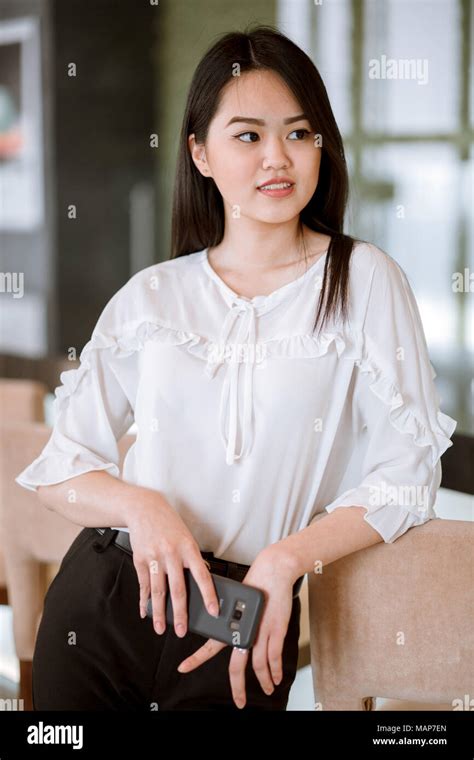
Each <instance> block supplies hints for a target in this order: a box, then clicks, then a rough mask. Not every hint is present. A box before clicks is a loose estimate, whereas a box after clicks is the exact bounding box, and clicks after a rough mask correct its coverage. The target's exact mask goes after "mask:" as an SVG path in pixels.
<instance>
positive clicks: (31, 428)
mask: <svg viewBox="0 0 474 760" xmlns="http://www.w3.org/2000/svg"><path fill="white" fill-rule="evenodd" d="M50 435H51V428H50V427H48V426H47V425H45V424H41V423H36V424H33V423H19V424H12V425H3V426H2V427H1V429H0V447H1V457H0V459H1V468H2V469H1V482H2V494H1V500H0V531H1V532H2V533H3V536H4V556H5V566H6V579H7V587H8V596H9V600H10V604H11V606H12V610H13V633H14V642H15V650H16V653H17V656H18V659H19V661H20V698H22V699H23V700H24V706H25V709H27V710H28V709H32V700H31V661H32V658H33V651H34V645H35V640H36V633H37V628H38V624H39V621H40V617H41V612H42V608H43V600H44V596H45V594H46V591H47V588H48V585H49V582H50V581H51V580H52V577H51V575H52V576H54V574H55V572H57V569H58V566H59V564H60V562H61V560H62V558H63V556H64V554H65V553H66V551H67V550H68V548H69V546H70V545H71V543H72V542H73V541H74V539H75V538H76V536H77V535H78V533H79V532H80V531H81V530H82V527H81V526H79V525H76V524H74V523H72V522H71V521H69V520H66V519H65V518H64V517H62V516H61V515H59V514H58V513H57V512H54V511H53V510H50V509H47V508H46V507H45V506H43V504H42V503H41V502H40V500H39V498H38V495H37V494H36V493H35V492H34V491H29V490H26V489H25V488H22V487H21V486H19V485H18V483H16V482H15V477H16V476H17V475H18V473H19V472H20V471H21V470H23V469H24V468H25V467H26V466H27V465H28V464H29V463H30V462H32V461H33V460H34V459H35V458H36V457H37V456H38V455H39V453H40V451H41V450H42V449H43V447H44V446H45V444H46V443H47V441H48V439H49V437H50ZM133 441H134V436H132V435H125V436H124V437H123V438H122V439H121V441H120V442H119V451H120V458H121V461H120V465H122V463H123V459H124V457H125V453H126V451H127V450H128V448H129V446H130V445H131V443H132V442H133ZM51 563H53V564H54V565H55V567H53V573H51V572H50V573H49V577H48V574H47V572H46V571H47V570H48V569H49V570H50V571H51Z"/></svg>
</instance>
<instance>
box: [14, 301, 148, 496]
mask: <svg viewBox="0 0 474 760" xmlns="http://www.w3.org/2000/svg"><path fill="white" fill-rule="evenodd" d="M124 288H125V286H124ZM124 288H123V289H121V290H120V291H118V293H116V294H115V295H114V297H113V298H112V299H111V300H110V301H109V303H108V304H107V305H106V307H105V309H104V310H103V312H102V314H101V315H100V317H99V320H98V322H97V324H96V326H95V328H94V331H93V333H92V336H91V339H90V340H89V342H88V343H87V344H86V345H85V346H84V348H83V350H82V352H81V355H80V365H79V366H78V367H77V368H76V369H71V370H67V371H65V372H62V373H61V377H60V380H61V385H60V386H59V387H58V388H56V390H55V400H54V404H53V417H54V427H53V430H52V434H51V436H50V438H49V440H48V442H47V444H46V446H45V447H44V449H43V450H42V451H41V453H40V454H39V456H38V457H37V458H36V459H35V460H34V461H33V462H32V463H31V464H30V465H29V466H28V467H26V469H24V470H23V471H22V472H20V473H19V475H18V476H17V477H16V478H15V481H16V482H17V483H18V484H19V485H20V486H23V487H24V488H27V489H29V490H31V491H37V489H38V486H40V485H53V484H55V483H60V482H63V481H65V480H68V479H70V478H74V477H76V476H78V475H82V474H84V473H86V472H91V471H94V470H106V471H108V472H110V474H111V475H113V476H115V477H119V475H120V469H119V461H120V458H119V450H118V444H117V442H118V440H120V438H121V437H122V435H124V434H125V433H126V432H127V430H128V429H129V428H130V426H131V425H132V423H133V421H134V394H135V388H136V383H137V353H136V351H134V350H132V349H130V350H123V348H121V345H120V338H121V333H122V329H123V324H124V322H123V320H126V319H127V318H128V317H129V316H130V315H129V314H127V309H128V307H127V305H126V293H127V290H126V289H124Z"/></svg>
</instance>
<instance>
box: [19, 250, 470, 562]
mask: <svg viewBox="0 0 474 760" xmlns="http://www.w3.org/2000/svg"><path fill="white" fill-rule="evenodd" d="M326 256H327V253H325V254H323V255H322V256H321V257H320V258H319V259H318V260H317V261H316V262H315V263H314V264H313V265H312V266H310V267H309V269H308V270H307V271H306V272H305V273H304V274H303V275H301V276H300V277H298V278H297V279H295V280H293V281H292V282H290V283H288V284H286V285H283V286H282V287H280V288H278V289H277V290H275V291H274V292H273V293H271V294H270V295H268V296H257V297H255V298H252V299H248V298H244V297H241V296H239V295H237V294H236V293H235V292H234V291H233V290H232V289H231V288H230V287H228V286H227V285H226V284H225V283H224V281H223V280H222V279H221V278H220V276H219V275H218V274H217V273H216V272H215V270H214V269H213V268H212V267H211V265H210V263H209V261H208V258H207V249H204V250H201V251H197V252H195V253H192V254H190V255H187V256H182V257H179V258H177V259H171V260H169V261H165V262H160V263H158V264H154V265H153V266H150V267H147V268H146V269H143V270H142V271H140V272H138V273H137V274H135V275H134V276H133V277H131V278H130V279H129V281H128V282H127V283H126V284H125V285H124V286H123V287H122V288H121V289H120V290H119V291H118V292H117V293H116V294H115V295H114V296H113V297H112V298H111V299H110V301H109V302H108V303H107V305H106V306H105V308H104V310H103V312H102V314H101V315H100V317H99V319H98V322H97V324H96V326H95V328H94V331H93V333H92V336H91V339H90V341H89V342H88V343H87V344H86V345H85V347H84V349H83V350H82V353H81V356H80V366H79V367H78V368H77V369H72V370H69V371H66V372H63V373H62V374H61V382H62V385H60V386H59V387H58V388H57V389H56V392H55V393H56V398H55V402H54V406H55V423H54V427H53V431H52V435H51V438H50V439H49V441H48V443H47V444H46V446H45V448H44V449H43V451H42V452H41V454H40V455H39V456H38V457H37V459H35V460H34V462H32V464H30V465H29V466H28V467H27V468H26V469H25V470H23V471H22V472H21V473H20V474H19V475H18V477H17V478H16V482H17V483H19V484H20V485H21V486H24V487H25V488H29V489H30V490H36V489H37V487H38V486H39V485H49V484H53V483H59V482H62V481H65V480H68V479H70V478H74V477H75V476H78V475H81V474H82V473H85V472H90V471H92V470H107V471H108V472H110V473H111V474H112V475H113V476H115V477H123V479H124V480H125V481H127V482H129V483H133V484H138V485H140V486H144V487H147V488H151V489H156V490H157V491H159V492H161V493H162V494H163V495H164V496H165V498H166V499H167V500H168V502H169V503H170V504H171V505H172V506H173V508H174V509H176V510H177V512H178V513H179V514H180V515H181V516H182V518H183V520H184V522H185V523H186V525H187V526H188V528H189V529H190V531H191V533H192V534H193V536H194V538H195V539H196V541H197V543H198V544H199V546H200V548H201V550H203V551H213V552H214V555H215V556H216V557H222V558H224V559H227V560H231V561H235V562H242V563H244V564H251V563H252V562H253V560H254V559H255V557H256V555H257V554H258V552H259V551H261V550H262V549H263V548H264V547H266V546H268V545H269V544H272V543H275V542H277V541H279V540H281V539H283V538H285V537H286V536H288V535H290V534H292V533H295V532H296V531H299V530H301V529H303V528H305V527H307V526H308V525H309V524H310V523H311V522H312V521H313V520H314V519H316V516H317V515H319V516H321V513H322V512H324V510H326V511H327V512H332V511H333V510H334V509H336V508H337V507H342V506H351V505H354V506H357V505H359V506H363V507H365V509H366V512H364V518H365V520H366V521H367V522H368V523H369V524H370V525H371V526H372V527H373V528H374V529H375V530H376V531H378V533H379V534H380V535H381V536H382V538H383V540H384V541H385V542H388V543H391V542H393V541H395V540H396V539H397V538H398V537H399V536H401V535H402V534H403V533H405V531H407V530H408V529H409V528H411V527H412V526H416V525H421V524H422V523H424V522H426V521H427V520H429V519H431V518H432V517H436V513H435V512H434V510H433V505H434V502H435V498H436V493H437V489H438V488H439V485H440V481H441V462H440V456H441V455H442V454H443V452H444V451H445V450H446V449H447V448H448V447H449V446H452V442H451V441H450V437H451V435H452V433H453V431H454V429H455V427H456V424H457V423H456V421H455V420H453V419H452V418H451V417H449V416H448V415H446V414H444V413H443V412H441V411H440V410H439V398H438V396H437V392H436V388H435V385H434V382H433V379H434V377H435V376H436V373H435V372H434V369H433V367H432V365H431V363H430V360H429V355H428V350H427V346H426V341H425V336H424V332H423V327H422V323H421V319H420V315H419V311H418V307H417V304H416V301H415V297H414V295H413V292H412V290H411V288H410V285H409V283H408V280H407V277H406V275H405V273H404V271H403V270H402V269H401V267H400V265H399V264H397V263H396V261H395V260H394V259H392V258H391V256H389V255H388V254H386V253H385V252H384V251H382V250H381V249H379V248H377V247H376V246H375V245H372V244H368V243H357V244H356V245H355V247H354V251H353V254H352V257H351V262H350V309H349V316H350V320H349V322H348V323H345V324H344V326H343V325H342V322H341V321H340V320H332V321H331V322H330V324H329V325H326V327H325V328H324V331H323V332H322V333H321V334H320V335H319V336H318V335H317V334H316V333H314V331H313V328H314V321H315V315H316V308H317V303H318V297H319V293H320V289H321V284H322V274H323V268H324V262H325V259H326ZM132 423H135V424H134V427H135V429H136V431H137V437H136V440H135V442H134V443H133V445H132V446H131V448H130V449H129V450H128V452H127V455H126V458H125V461H124V465H123V472H122V473H120V469H119V453H118V447H117V440H118V439H120V438H121V436H122V435H124V433H126V432H127V431H128V430H129V429H130V426H131V425H132ZM104 527H105V526H104ZM111 527H119V528H120V527H121V526H111ZM121 529H122V530H126V528H125V527H122V528H121Z"/></svg>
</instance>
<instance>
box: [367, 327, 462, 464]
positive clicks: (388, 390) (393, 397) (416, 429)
mask: <svg viewBox="0 0 474 760" xmlns="http://www.w3.org/2000/svg"><path fill="white" fill-rule="evenodd" d="M363 344H364V348H363V354H362V357H361V358H360V359H358V360H357V361H356V365H357V366H358V367H359V369H360V371H361V372H364V373H368V374H369V375H370V377H371V383H370V385H369V388H370V390H371V391H372V393H373V394H374V395H375V396H377V398H379V399H380V400H381V401H382V402H383V403H384V404H385V405H386V406H388V407H389V408H390V409H389V419H390V423H391V425H392V426H393V427H394V428H395V430H397V431H398V432H399V433H408V434H410V435H411V436H412V437H413V440H414V442H415V445H416V446H431V464H432V467H433V468H434V467H435V466H436V464H437V462H438V460H439V459H440V457H441V456H442V455H443V454H444V452H445V451H446V449H448V448H449V447H450V446H452V445H453V442H452V441H451V440H450V438H451V436H452V434H453V432H454V430H455V429H456V426H457V422H456V420H454V419H453V418H452V417H449V415H447V414H444V412H442V411H441V410H440V409H439V398H437V397H436V399H435V403H436V407H437V412H436V421H435V424H434V425H427V424H425V423H424V422H423V421H422V420H421V415H419V414H417V413H415V412H414V411H413V410H412V409H410V408H409V407H408V404H407V402H406V400H405V399H404V397H403V394H402V392H401V390H400V388H399V386H398V384H397V382H396V381H395V380H391V379H390V378H388V377H387V376H386V375H385V374H384V372H383V370H382V369H381V367H380V366H379V364H378V363H377V361H376V359H374V358H373V356H372V355H371V353H369V352H368V351H367V348H366V341H363ZM430 371H431V376H432V378H433V379H434V378H435V377H436V372H435V371H434V368H433V365H432V364H431V363H430ZM435 393H436V390H435ZM436 395H437V394H436Z"/></svg>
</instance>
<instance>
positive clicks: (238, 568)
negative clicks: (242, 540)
mask: <svg viewBox="0 0 474 760" xmlns="http://www.w3.org/2000/svg"><path fill="white" fill-rule="evenodd" d="M95 530H96V531H97V532H98V533H100V534H101V535H102V536H103V540H102V541H98V542H97V545H96V549H97V551H104V549H106V547H107V546H108V545H109V544H110V543H113V544H115V546H117V547H118V548H119V549H122V551H124V552H127V554H130V555H131V556H132V555H133V549H132V546H131V544H130V534H129V533H128V532H127V531H125V530H112V528H95ZM201 556H202V558H203V559H204V561H205V562H206V564H207V566H208V568H209V572H211V573H215V574H216V575H225V576H226V577H227V578H233V579H234V580H236V581H239V582H242V581H243V579H244V578H245V576H246V575H247V573H248V571H249V568H250V565H243V564H241V563H240V562H231V561H229V560H226V559H221V558H220V557H215V556H214V554H213V553H212V552H209V551H201ZM303 580H304V575H302V576H300V577H299V578H298V580H297V581H296V582H295V584H294V586H293V597H295V596H298V594H299V592H300V590H301V586H302V584H303Z"/></svg>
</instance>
